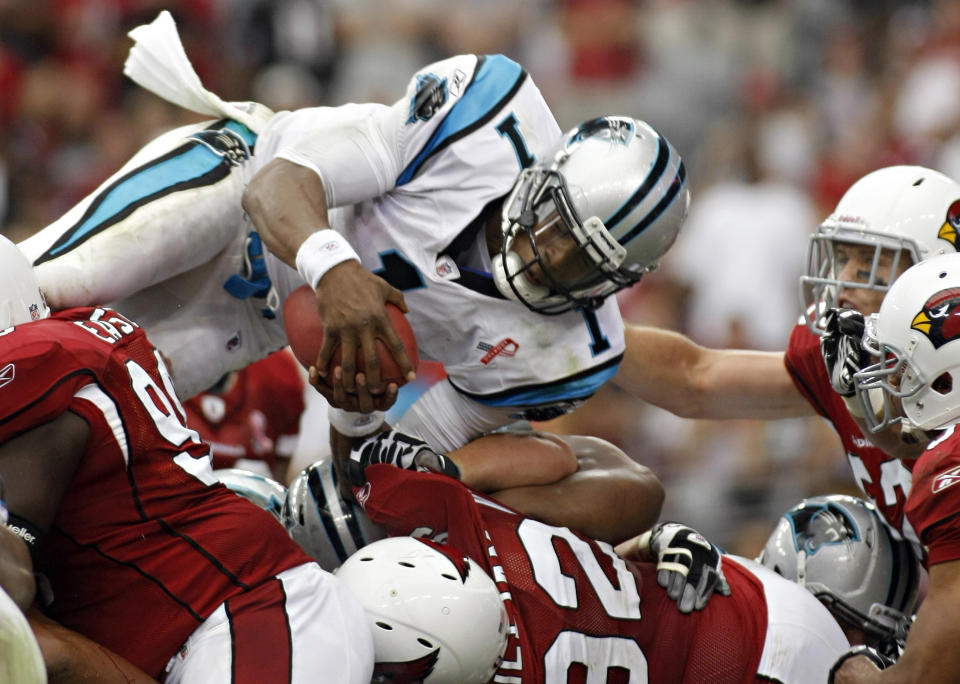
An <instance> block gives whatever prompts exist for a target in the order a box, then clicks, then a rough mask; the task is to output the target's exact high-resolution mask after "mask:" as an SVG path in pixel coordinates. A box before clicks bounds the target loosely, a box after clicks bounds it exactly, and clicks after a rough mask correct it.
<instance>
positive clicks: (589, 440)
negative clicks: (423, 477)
mask: <svg viewBox="0 0 960 684" xmlns="http://www.w3.org/2000/svg"><path fill="white" fill-rule="evenodd" d="M563 439H564V440H565V441H567V443H568V444H569V446H570V447H571V448H572V449H573V452H574V453H575V454H576V455H577V458H578V462H579V469H578V470H577V472H575V473H573V474H572V475H569V476H568V477H565V478H563V479H562V480H560V481H558V482H555V483H553V484H547V485H538V486H529V487H515V488H512V489H504V490H501V491H498V492H496V493H494V494H493V496H494V498H496V499H498V500H499V501H501V502H502V503H505V504H507V505H508V506H510V507H512V508H514V509H515V510H517V511H520V512H521V513H523V514H524V515H528V516H530V517H533V518H537V519H539V520H541V521H543V522H545V523H548V524H550V525H561V526H566V527H570V528H572V529H576V530H578V531H580V532H583V533H584V534H587V535H588V536H590V537H593V538H594V539H600V540H602V541H606V542H609V543H611V544H617V543H619V542H622V541H623V540H625V539H628V538H630V537H632V536H634V535H635V534H637V533H638V532H640V531H643V530H646V529H649V528H650V527H651V526H652V525H653V524H654V523H655V522H656V521H657V518H658V517H659V516H660V508H661V507H662V505H663V496H664V493H663V486H662V485H661V484H660V481H659V479H657V477H656V475H654V474H653V473H652V472H651V471H650V470H649V469H648V468H646V467H644V466H641V465H640V464H638V463H636V462H634V461H633V460H631V459H630V458H629V456H627V455H626V454H625V453H623V451H621V450H620V449H618V448H617V447H616V446H614V445H613V444H610V443H609V442H606V441H604V440H602V439H598V438H595V437H581V436H571V437H564V438H563Z"/></svg>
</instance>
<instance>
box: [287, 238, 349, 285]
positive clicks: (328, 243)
mask: <svg viewBox="0 0 960 684" xmlns="http://www.w3.org/2000/svg"><path fill="white" fill-rule="evenodd" d="M350 259H354V260H356V261H360V257H359V256H357V253H356V252H355V251H354V250H353V247H351V246H350V243H349V242H347V239H346V238H345V237H343V236H342V235H341V234H340V233H338V232H337V231H335V230H332V229H330V228H327V229H326V230H318V231H317V232H316V233H314V234H313V235H311V236H310V237H308V238H307V239H306V240H304V241H303V244H302V245H300V249H298V250H297V271H298V272H299V273H300V275H302V276H303V279H304V280H306V281H307V282H308V283H310V286H311V287H312V288H313V289H317V283H319V282H320V279H321V278H322V277H323V276H324V275H325V274H326V272H327V271H329V270H330V269H331V268H333V267H334V266H336V265H338V264H342V263H343V262H344V261H349V260H350Z"/></svg>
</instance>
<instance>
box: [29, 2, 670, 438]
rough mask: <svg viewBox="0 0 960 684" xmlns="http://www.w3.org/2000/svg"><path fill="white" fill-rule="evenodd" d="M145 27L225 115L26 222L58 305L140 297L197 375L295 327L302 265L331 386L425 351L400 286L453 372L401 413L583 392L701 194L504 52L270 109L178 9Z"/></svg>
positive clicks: (194, 101) (352, 384)
mask: <svg viewBox="0 0 960 684" xmlns="http://www.w3.org/2000/svg"><path fill="white" fill-rule="evenodd" d="M131 36H132V37H133V38H134V40H135V41H136V44H135V45H134V47H133V49H132V50H131V55H130V58H129V59H128V60H127V64H126V69H125V71H126V73H127V74H128V75H129V76H131V77H132V78H133V79H134V80H135V81H137V82H138V83H140V84H141V85H144V86H145V87H146V88H148V89H150V90H153V91H154V92H156V93H158V94H160V95H161V96H163V97H166V98H167V99H170V100H171V101H174V102H177V103H178V104H181V105H183V106H185V107H187V108H190V109H192V110H194V111H198V112H201V113H205V114H210V115H214V116H217V117H219V118H218V120H216V121H211V122H207V123H203V124H198V125H194V126H188V127H185V128H180V129H177V130H175V131H171V132H169V133H167V134H165V135H163V136H161V137H160V138H158V139H157V140H155V141H153V142H151V143H149V144H148V145H147V146H146V147H145V148H144V149H143V150H142V151H141V152H140V153H138V154H137V155H136V156H135V157H134V158H133V159H132V160H131V161H130V162H129V163H128V164H127V165H125V166H124V167H123V168H122V169H121V170H120V171H119V172H117V173H116V174H115V175H114V176H112V177H111V178H110V179H108V180H107V181H105V183H104V184H103V185H101V186H100V187H99V188H98V189H97V190H95V191H94V192H93V193H92V194H91V195H90V196H88V197H87V198H85V199H84V200H83V201H82V202H81V203H80V204H79V205H78V206H77V207H75V208H74V209H72V210H71V211H69V212H68V213H67V214H66V215H65V216H63V217H62V218H61V219H59V220H58V221H56V222H55V223H53V224H51V225H50V226H48V227H47V228H45V229H43V230H41V231H40V232H39V233H38V234H37V235H35V236H33V237H31V238H29V239H27V240H25V241H24V242H23V243H21V245H20V246H21V248H22V249H23V251H24V252H25V253H27V254H28V256H29V257H30V258H31V259H32V261H33V263H34V265H35V268H36V272H37V275H38V278H39V280H40V282H41V285H42V287H43V289H44V292H45V294H46V295H47V297H48V299H49V301H50V303H51V305H52V306H53V307H54V308H61V307H66V306H73V305H81V304H89V303H92V302H96V303H102V302H111V303H112V305H113V306H115V307H117V308H118V309H119V310H121V311H123V312H125V313H127V314H129V315H130V316H132V317H134V318H136V319H137V320H138V321H140V322H141V324H142V325H143V326H144V327H145V328H146V329H147V330H148V331H149V334H150V337H151V339H152V340H153V341H154V342H155V344H157V346H158V347H159V348H160V349H161V350H162V351H163V352H164V354H165V355H166V356H167V357H168V358H169V360H170V362H171V370H172V372H173V373H174V376H175V381H176V384H177V390H178V392H179V393H180V394H181V395H182V396H184V397H188V396H191V395H193V394H194V393H196V392H198V391H201V390H203V389H206V388H207V387H208V386H210V385H212V384H213V383H214V382H215V381H216V379H217V378H219V377H221V376H222V375H223V373H224V372H226V371H228V370H230V369H233V368H238V367H242V366H244V365H246V364H248V363H249V362H251V361H253V360H255V359H257V358H260V357H262V356H264V355H265V354H266V353H268V352H270V351H273V350H275V349H277V348H279V347H281V346H283V345H284V344H285V334H284V327H283V320H282V318H283V312H282V306H281V303H282V302H283V300H284V297H285V296H286V295H287V294H288V293H289V292H290V291H291V290H292V289H294V288H296V287H298V286H300V285H302V284H303V283H304V282H305V281H306V282H308V283H309V284H310V285H312V286H313V287H314V288H315V289H316V291H317V304H318V310H319V312H320V318H321V321H322V323H323V326H324V331H325V335H324V346H323V347H322V348H321V350H320V354H319V357H318V360H317V364H316V367H317V368H318V369H321V371H320V372H319V373H320V374H323V375H325V374H326V373H325V371H324V370H323V369H325V368H326V367H327V361H328V359H329V358H330V355H331V352H332V350H333V347H334V346H335V345H336V344H337V343H341V345H342V349H343V360H342V366H341V368H342V374H341V371H337V372H335V373H334V377H333V378H331V379H330V380H331V382H332V384H333V389H331V388H330V386H328V385H325V383H324V382H322V381H321V378H319V377H318V374H317V373H315V374H314V375H313V376H312V380H313V382H314V384H315V385H316V386H317V388H318V390H320V391H321V393H322V394H324V396H325V397H326V398H327V399H328V400H330V401H332V402H333V403H334V404H336V405H338V406H340V407H342V408H344V409H349V410H353V411H364V412H369V411H372V410H374V409H383V408H385V407H387V406H389V405H390V404H391V403H392V402H393V401H394V399H395V396H396V395H395V393H396V386H395V385H393V384H390V385H388V386H386V387H384V386H383V384H382V383H381V382H380V376H379V365H378V362H377V358H376V347H375V340H376V339H377V338H380V339H382V340H383V341H384V342H386V343H387V346H388V348H389V349H390V350H391V352H392V354H393V355H394V357H395V358H396V359H397V360H398V362H399V363H400V366H401V369H402V370H403V371H404V372H405V373H406V374H407V376H408V377H410V376H411V373H412V367H411V365H410V364H409V361H408V357H407V356H406V354H405V353H404V351H403V349H402V345H401V344H400V342H399V339H398V337H397V336H396V334H395V332H394V331H393V329H392V326H391V324H390V322H389V318H388V317H387V315H386V313H385V302H387V301H391V302H393V303H395V304H397V305H399V306H400V307H401V308H403V309H404V310H405V311H407V314H408V317H409V320H410V322H411V324H412V326H413V329H414V332H415V334H416V336H417V340H418V346H419V351H420V355H421V357H426V358H431V359H435V360H438V361H441V362H442V363H443V364H444V367H445V368H446V371H447V374H448V379H447V380H446V381H444V382H442V383H439V384H438V385H436V386H435V387H434V388H433V389H432V390H431V391H430V392H428V393H427V394H426V395H425V396H424V397H422V398H421V399H420V400H419V401H418V402H417V404H416V405H415V406H414V408H413V409H412V410H411V411H409V412H408V413H407V416H406V417H405V419H404V422H403V427H404V428H405V429H406V430H407V431H409V432H414V433H417V434H419V435H420V436H422V437H423V438H424V439H426V440H428V441H429V442H430V443H431V444H432V445H434V446H435V448H439V449H443V450H450V449H452V448H455V447H458V446H460V445H462V444H464V443H465V442H466V441H467V440H468V439H469V438H471V437H473V436H476V435H477V434H480V433H482V432H485V431H487V430H490V429H492V428H495V427H498V426H500V425H504V424H507V423H509V422H512V421H514V420H516V419H517V418H518V417H521V418H522V417H527V418H538V419H543V418H547V417H550V416H553V415H558V414H560V413H563V412H566V411H568V410H570V409H572V408H573V407H575V406H577V405H578V404H579V403H580V402H582V401H583V400H584V399H586V398H587V397H589V396H590V395H591V394H593V392H594V391H595V390H596V389H597V388H598V387H599V386H600V385H601V384H603V383H604V382H605V381H607V380H608V379H609V378H610V377H611V376H612V375H613V374H614V373H615V371H616V369H617V365H618V363H619V361H620V358H621V355H622V353H623V350H624V340H623V323H622V321H621V318H620V313H619V311H618V309H617V305H616V302H615V301H614V300H613V299H612V298H608V295H610V294H612V293H613V292H615V291H617V290H618V289H620V288H623V287H627V286H629V285H631V284H632V283H634V282H636V281H637V280H639V278H640V277H641V275H642V274H643V273H644V272H646V271H647V270H649V269H651V268H653V267H655V266H656V263H657V261H658V259H659V257H660V256H661V255H662V253H663V252H664V251H666V249H668V248H669V246H670V245H671V244H672V243H673V241H674V239H675V237H676V235H677V232H678V230H679V227H680V225H681V223H682V221H683V219H684V218H685V216H686V211H687V206H688V202H689V194H688V191H687V188H686V175H685V170H684V166H683V164H682V162H681V160H680V157H679V155H678V154H677V152H676V151H675V150H674V149H673V147H672V146H671V145H670V143H669V142H668V141H667V140H666V139H665V138H664V137H662V136H661V135H659V134H658V133H657V132H656V131H654V130H653V129H652V128H650V127H649V126H648V125H647V124H645V123H643V122H641V121H638V120H635V119H633V118H629V117H604V118H598V119H596V120H593V121H590V122H587V123H585V124H582V125H581V126H578V127H577V128H575V129H574V130H572V131H570V132H569V133H567V134H566V135H564V134H562V133H561V131H560V129H559V127H558V126H557V123H556V121H555V119H554V117H553V114H552V113H551V112H550V109H549V108H548V106H547V104H546V102H545V101H544V100H543V97H542V96H541V94H540V92H539V90H538V89H537V87H536V86H535V85H534V83H533V81H532V79H531V78H530V77H529V75H528V74H527V73H526V72H525V71H524V70H523V69H522V68H521V67H520V65H518V64H516V63H515V62H513V61H511V60H510V59H507V58H506V57H503V56H500V55H488V56H475V55H461V56H457V57H452V58H450V59H446V60H443V61H440V62H437V63H435V64H432V65H430V66H428V67H425V68H424V69H422V70H420V71H419V72H418V73H417V74H415V75H414V77H413V78H412V79H411V80H410V82H409V84H408V86H407V90H406V93H405V94H404V95H403V96H402V97H401V98H400V99H399V100H398V101H397V102H396V103H395V104H393V105H392V106H387V105H381V104H349V105H344V106H341V107H333V108H330V107H317V108H309V109H303V110H298V111H293V112H279V113H277V114H273V113H272V112H269V111H266V110H265V108H263V107H262V106H259V105H255V104H253V103H246V104H240V105H237V104H231V103H226V102H223V101H222V100H220V99H219V98H217V97H216V96H215V95H213V94H212V93H210V92H209V91H206V90H205V89H203V87H202V86H200V85H199V79H197V78H196V74H195V73H194V72H193V70H192V68H191V67H190V65H189V62H187V60H186V57H185V55H184V53H183V49H182V47H181V45H180V43H179V39H178V37H177V35H176V29H175V26H174V25H173V21H172V19H171V18H170V16H169V14H167V13H161V15H160V16H159V17H158V19H157V20H156V21H155V22H153V23H152V24H149V25H145V26H141V27H138V28H137V29H134V31H132V32H131ZM374 274H375V275H374ZM377 276H380V277H377ZM358 345H359V347H360V349H361V351H357V346H358ZM357 354H362V356H363V357H364V359H365V362H366V368H367V373H366V377H364V376H363V375H355V368H356V356H357Z"/></svg>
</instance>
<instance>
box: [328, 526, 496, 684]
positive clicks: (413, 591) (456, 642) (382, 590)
mask: <svg viewBox="0 0 960 684" xmlns="http://www.w3.org/2000/svg"><path fill="white" fill-rule="evenodd" d="M336 574H337V577H338V578H340V579H341V580H342V581H343V582H344V583H345V584H346V585H347V587H348V588H349V589H350V590H351V591H353V593H354V594H355V595H356V596H357V598H358V599H359V600H360V603H361V605H363V609H364V611H365V612H366V614H367V619H368V620H369V622H370V629H371V631H372V632H373V644H374V655H375V658H376V663H375V664H374V669H373V681H375V682H426V683H427V684H444V683H447V684H480V683H481V682H489V681H491V678H492V677H493V675H494V672H495V671H496V669H497V667H498V666H499V665H500V661H501V659H502V657H503V653H504V650H505V649H506V646H507V632H508V629H509V626H510V625H509V619H508V617H507V611H506V609H505V608H504V605H503V601H502V600H501V599H500V591H499V590H498V589H497V585H496V584H494V582H493V580H492V579H490V577H489V576H488V575H487V574H486V573H485V572H484V571H483V569H482V568H480V566H478V565H477V564H476V563H475V562H473V561H472V560H471V559H470V558H468V557H466V556H464V555H463V554H462V553H459V552H458V551H456V550H455V549H452V548H450V547H448V546H445V545H444V546H441V545H439V544H433V543H431V542H427V541H423V540H420V539H415V538H413V537H392V538H390V539H382V540H380V541H376V542H374V543H373V544H370V545H369V546H366V547H364V548H362V549H360V550H359V551H357V553H355V554H353V555H352V556H351V557H350V558H348V559H347V561H346V562H345V563H344V564H343V565H342V566H341V567H340V568H339V569H338V570H337V572H336Z"/></svg>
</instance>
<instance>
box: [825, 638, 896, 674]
mask: <svg viewBox="0 0 960 684" xmlns="http://www.w3.org/2000/svg"><path fill="white" fill-rule="evenodd" d="M891 665H893V661H892V660H890V659H889V658H887V657H886V656H884V655H881V654H880V653H878V652H877V651H876V650H875V649H873V648H871V647H869V646H863V645H861V646H854V647H853V648H851V649H850V650H849V651H847V652H846V653H844V654H843V655H842V656H840V657H839V658H837V662H835V663H834V664H833V667H831V668H830V674H829V675H828V676H827V684H853V683H854V682H859V681H862V679H861V678H862V677H869V676H870V674H876V673H877V672H879V671H881V670H885V669H886V668H888V667H890V666H891Z"/></svg>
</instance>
